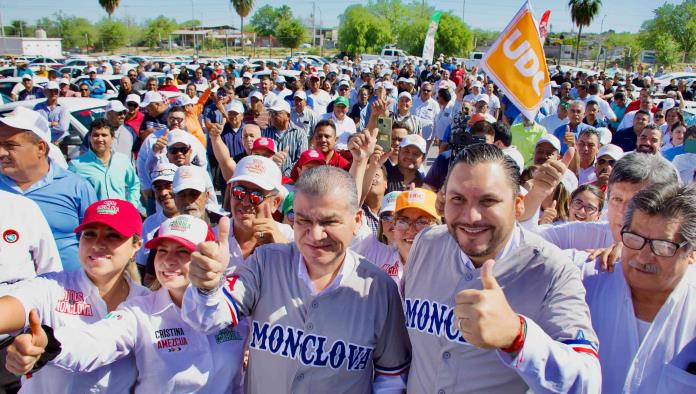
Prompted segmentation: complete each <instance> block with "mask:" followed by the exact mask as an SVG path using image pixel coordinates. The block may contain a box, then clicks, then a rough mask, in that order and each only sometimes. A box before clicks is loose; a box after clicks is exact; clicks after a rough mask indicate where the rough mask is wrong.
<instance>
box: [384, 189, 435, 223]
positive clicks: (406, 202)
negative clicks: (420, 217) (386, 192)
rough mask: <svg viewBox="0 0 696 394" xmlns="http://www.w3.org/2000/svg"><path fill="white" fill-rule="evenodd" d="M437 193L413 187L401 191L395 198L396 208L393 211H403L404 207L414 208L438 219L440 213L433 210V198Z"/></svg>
mask: <svg viewBox="0 0 696 394" xmlns="http://www.w3.org/2000/svg"><path fill="white" fill-rule="evenodd" d="M436 199H437V195H436V194H435V193H433V192H432V191H430V190H428V189H422V188H415V189H413V190H406V191H403V192H401V194H399V196H398V197H397V198H396V209H395V210H394V213H398V212H400V211H403V210H404V209H406V208H416V209H420V210H421V211H423V212H425V213H426V214H428V215H430V216H432V217H434V218H435V219H438V220H439V219H440V215H438V214H437V211H436V210H435V200H436Z"/></svg>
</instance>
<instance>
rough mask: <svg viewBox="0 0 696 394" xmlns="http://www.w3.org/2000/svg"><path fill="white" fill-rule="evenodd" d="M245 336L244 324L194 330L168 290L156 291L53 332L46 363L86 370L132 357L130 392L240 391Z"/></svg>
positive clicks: (74, 369)
mask: <svg viewBox="0 0 696 394" xmlns="http://www.w3.org/2000/svg"><path fill="white" fill-rule="evenodd" d="M248 332H249V330H248V327H247V326H246V324H240V326H238V327H231V326H228V327H223V328H221V329H220V330H216V331H212V332H209V333H207V334H206V333H202V332H200V331H197V330H195V329H193V328H192V327H191V326H190V325H188V324H187V323H186V322H185V321H183V319H182V317H181V309H179V308H178V307H177V306H176V305H175V304H174V302H173V301H172V299H171V296H170V295H169V290H167V289H166V288H160V289H159V290H157V291H156V292H154V293H150V294H147V295H144V296H142V297H137V298H134V299H131V300H129V301H127V302H124V303H123V304H121V305H120V306H119V308H118V309H116V310H114V311H113V312H111V313H109V314H108V315H107V316H106V317H105V318H104V319H102V320H100V321H98V322H96V323H94V324H90V325H89V326H84V327H75V328H67V327H63V328H59V329H57V330H56V331H55V336H56V339H58V341H59V342H60V343H61V346H62V351H61V353H60V355H59V356H58V357H56V358H55V359H54V360H53V361H52V363H53V364H55V365H57V366H60V367H63V368H66V369H68V370H69V371H89V370H93V369H95V368H99V367H102V366H108V365H110V364H111V363H112V362H114V361H117V360H123V359H126V360H128V361H131V360H132V359H133V358H134V359H135V362H134V364H133V366H134V367H137V369H138V370H139V371H140V374H139V376H138V379H137V382H136V385H135V393H142V394H145V393H154V392H159V391H163V389H164V391H166V392H169V393H183V392H186V393H193V392H201V393H233V392H240V391H241V388H242V376H243V369H242V363H243V359H244V347H245V346H244V345H245V342H246V337H247V335H248ZM131 362H132V361H131ZM192 366H195V367H192ZM143 371H147V373H143Z"/></svg>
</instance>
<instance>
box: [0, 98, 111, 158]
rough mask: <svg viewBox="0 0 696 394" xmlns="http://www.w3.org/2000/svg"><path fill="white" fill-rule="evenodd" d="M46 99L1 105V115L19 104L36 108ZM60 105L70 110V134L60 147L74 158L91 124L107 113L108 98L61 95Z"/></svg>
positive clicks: (69, 156) (77, 154) (4, 114)
mask: <svg viewBox="0 0 696 394" xmlns="http://www.w3.org/2000/svg"><path fill="white" fill-rule="evenodd" d="M43 101H46V99H36V100H26V101H18V102H14V103H10V104H5V105H0V116H6V114H8V113H9V112H12V110H14V109H15V108H16V107H17V106H22V107H27V108H34V106H35V105H36V104H38V103H40V102H43ZM58 103H59V104H60V105H63V106H65V107H66V108H67V109H68V111H70V127H69V128H68V133H69V135H68V136H67V137H65V138H64V139H63V141H61V143H60V147H61V148H62V149H63V151H64V152H67V157H68V158H70V159H74V158H75V157H77V156H79V155H80V145H82V140H83V139H84V137H85V135H86V134H87V132H88V131H89V126H90V124H92V121H94V120H95V119H97V118H103V117H104V116H105V115H106V105H107V103H108V101H107V100H103V99H95V98H90V97H61V98H59V99H58Z"/></svg>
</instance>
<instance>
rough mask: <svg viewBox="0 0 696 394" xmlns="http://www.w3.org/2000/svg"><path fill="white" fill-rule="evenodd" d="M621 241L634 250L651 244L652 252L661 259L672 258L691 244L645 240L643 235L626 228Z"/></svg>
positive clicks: (622, 232) (622, 231)
mask: <svg viewBox="0 0 696 394" xmlns="http://www.w3.org/2000/svg"><path fill="white" fill-rule="evenodd" d="M621 241H622V242H623V244H624V246H626V247H627V248H629V249H633V250H641V249H643V247H644V246H645V244H646V243H650V250H652V252H653V254H655V256H660V257H672V256H674V255H675V254H676V253H677V250H679V249H680V248H681V247H683V246H685V245H688V243H689V242H687V241H684V242H682V243H680V244H678V243H674V242H672V241H665V240H660V239H650V238H645V237H643V236H641V235H638V234H636V233H632V232H630V231H628V230H627V229H626V228H625V227H624V229H623V230H621Z"/></svg>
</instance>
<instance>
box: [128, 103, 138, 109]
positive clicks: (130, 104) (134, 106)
mask: <svg viewBox="0 0 696 394" xmlns="http://www.w3.org/2000/svg"><path fill="white" fill-rule="evenodd" d="M126 105H127V106H128V108H138V107H139V106H140V105H138V103H128V104H126Z"/></svg>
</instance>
